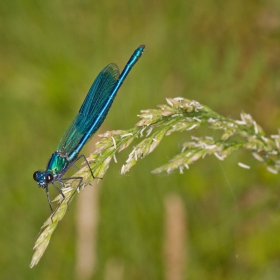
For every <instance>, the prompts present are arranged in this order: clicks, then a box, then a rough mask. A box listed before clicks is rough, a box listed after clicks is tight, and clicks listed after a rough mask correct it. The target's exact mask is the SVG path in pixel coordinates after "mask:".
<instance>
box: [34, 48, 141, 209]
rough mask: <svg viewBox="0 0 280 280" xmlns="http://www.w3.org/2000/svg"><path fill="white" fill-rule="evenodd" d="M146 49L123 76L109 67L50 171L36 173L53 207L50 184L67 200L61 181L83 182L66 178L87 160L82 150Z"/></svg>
mask: <svg viewBox="0 0 280 280" xmlns="http://www.w3.org/2000/svg"><path fill="white" fill-rule="evenodd" d="M144 48H145V46H144V45H141V46H140V47H139V48H137V49H136V50H135V51H134V53H133V55H132V56H131V58H130V59H129V61H128V62H127V64H126V66H125V68H124V70H123V71H122V73H121V74H119V69H118V66H117V65H116V64H114V63H111V64H109V65H107V66H106V67H105V68H104V69H103V70H102V71H101V72H100V73H99V75H98V76H97V78H96V79H95V81H94V82H93V84H92V86H91V88H90V89H89V92H88V94H87V96H86V98H85V100H84V102H83V104H82V106H81V108H80V110H79V113H78V114H77V116H76V117H75V118H74V120H73V121H72V122H71V124H70V125H69V127H68V128H67V129H66V131H65V132H64V134H63V136H62V138H61V140H60V142H59V144H58V146H57V149H56V152H54V153H53V154H52V156H51V158H50V160H49V162H48V165H47V168H46V170H45V171H36V172H35V173H34V174H33V178H34V180H35V181H36V182H37V184H38V186H39V187H42V188H44V189H46V193H47V198H48V202H49V205H50V207H51V203H50V198H49V191H48V185H49V184H52V185H53V186H54V187H55V188H56V189H57V190H58V191H59V192H60V193H61V195H62V196H63V197H64V195H63V193H62V192H61V190H60V188H58V187H57V186H56V185H55V184H54V183H56V182H57V183H59V184H60V185H61V186H63V182H62V181H64V180H68V179H75V180H80V183H79V185H80V184H81V183H82V178H80V177H72V178H62V177H63V175H64V174H65V173H66V172H67V170H68V169H69V168H70V167H71V166H72V165H73V164H74V163H75V162H76V161H77V160H79V159H80V158H84V159H85V160H86V158H85V156H84V155H80V156H79V153H80V151H81V149H82V148H83V146H84V145H85V144H86V142H87V141H88V140H89V139H90V138H91V136H92V135H93V134H94V133H95V132H96V131H97V129H98V128H99V127H100V125H101V124H102V123H103V121H104V119H105V117H106V115H107V113H108V111H109V109H110V107H111V105H112V103H113V101H114V98H115V96H116V94H117V92H118V90H119V88H120V87H121V85H122V83H123V81H124V79H125V78H126V76H127V75H128V73H129V72H130V70H131V69H132V67H133V66H134V64H135V63H136V62H137V61H138V59H139V58H140V57H141V55H142V53H143V51H144ZM86 162H87V161H86ZM87 164H88V163H87ZM88 166H89V165H88ZM51 209H52V207H51Z"/></svg>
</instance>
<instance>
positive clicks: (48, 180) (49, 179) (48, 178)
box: [46, 174, 53, 183]
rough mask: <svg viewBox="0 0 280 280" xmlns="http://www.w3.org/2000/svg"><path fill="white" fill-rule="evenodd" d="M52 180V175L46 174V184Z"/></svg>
mask: <svg viewBox="0 0 280 280" xmlns="http://www.w3.org/2000/svg"><path fill="white" fill-rule="evenodd" d="M52 180H53V175H52V174H48V175H47V177H46V182H47V183H49V182H51V181H52Z"/></svg>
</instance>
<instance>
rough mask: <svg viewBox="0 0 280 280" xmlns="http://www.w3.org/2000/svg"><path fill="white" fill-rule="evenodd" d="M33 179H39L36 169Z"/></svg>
mask: <svg viewBox="0 0 280 280" xmlns="http://www.w3.org/2000/svg"><path fill="white" fill-rule="evenodd" d="M33 179H34V180H35V181H37V179H38V171H35V172H34V173H33Z"/></svg>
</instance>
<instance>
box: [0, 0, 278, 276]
mask: <svg viewBox="0 0 280 280" xmlns="http://www.w3.org/2000/svg"><path fill="white" fill-rule="evenodd" d="M0 22H1V24H0V63H1V68H0V73H1V74H0V89H1V93H0V114H1V118H0V124H1V125H0V127H1V136H0V146H1V147H2V150H1V157H0V174H1V188H0V192H1V195H0V221H1V230H0V252H1V255H0V278H1V279H86V278H89V279H136V280H138V279H139V280H140V279H167V278H168V277H167V276H166V275H167V274H168V273H167V272H166V270H167V269H170V264H167V263H166V262H167V259H168V257H166V256H165V255H166V254H165V253H164V252H165V248H166V246H169V245H170V246H171V249H170V250H172V244H171V243H170V242H168V241H167V239H166V236H167V235H168V234H167V233H166V232H167V231H168V222H166V204H168V203H166V201H167V200H168V199H167V198H168V197H169V195H171V194H176V195H178V197H177V198H179V199H180V201H181V203H182V205H183V209H184V214H183V216H182V217H184V218H183V221H184V223H183V228H184V231H183V233H182V244H183V248H184V250H183V251H184V256H182V257H181V260H178V263H181V264H182V267H183V268H182V270H183V272H182V273H181V277H179V278H176V276H174V277H173V280H175V279H279V275H280V211H279V210H280V209H279V197H280V189H279V177H278V175H274V174H271V173H269V172H268V171H267V170H266V168H265V167H264V166H263V165H261V163H258V162H256V161H255V160H254V159H253V158H252V156H251V155H250V154H248V153H246V152H237V153H235V154H234V155H232V156H230V157H229V158H228V159H226V160H225V161H223V162H220V161H218V160H217V159H216V158H205V159H204V160H203V161H199V162H197V163H196V164H195V165H193V166H191V168H190V169H189V170H188V171H185V172H184V174H179V172H174V173H173V174H171V175H166V174H162V175H153V174H151V172H150V171H151V170H153V169H154V168H156V167H158V166H159V165H161V164H163V163H165V162H167V161H168V160H169V159H170V158H171V157H172V155H174V154H175V153H177V152H178V151H180V149H181V148H180V143H182V142H183V141H185V140H186V139H189V138H190V133H187V132H186V133H181V134H176V135H172V136H169V137H167V138H166V139H165V140H164V141H163V143H162V145H160V146H159V148H158V149H157V150H156V151H155V152H154V153H153V154H151V155H150V156H149V157H147V158H146V159H144V160H143V161H140V162H139V163H138V164H137V165H136V166H135V167H134V168H133V169H132V170H131V172H130V173H129V174H128V175H125V176H121V175H120V169H121V166H122V164H123V162H124V161H125V159H126V157H127V155H128V151H124V152H123V153H122V154H120V155H118V163H112V164H111V168H110V169H109V171H108V173H107V174H106V175H105V177H104V180H102V182H101V184H100V186H99V187H98V188H99V193H98V197H97V199H96V201H98V208H97V209H98V211H97V210H96V209H95V210H94V211H96V213H95V214H96V215H98V221H99V222H98V226H97V233H96V235H94V236H95V239H96V241H95V242H96V246H95V248H94V254H95V255H96V258H97V259H96V261H95V264H94V265H92V271H91V273H90V274H89V276H85V274H83V272H82V271H80V270H79V269H78V268H77V258H78V257H77V242H78V241H77V240H78V238H77V232H78V231H79V230H81V229H79V227H78V223H77V220H78V219H77V216H78V215H79V214H78V211H79V208H77V201H75V202H73V203H72V204H71V209H70V211H69V212H68V213H67V215H66V217H65V219H64V220H63V221H62V222H61V223H60V224H59V226H58V228H57V229H56V231H55V233H54V236H53V238H52V240H51V242H50V245H49V247H48V249H47V251H46V253H45V255H44V256H43V258H42V260H41V262H40V263H39V264H38V266H36V267H35V268H33V269H30V268H29V263H30V260H31V257H32V253H33V252H32V247H33V245H34V242H35V239H36V237H37V234H38V232H39V229H40V227H41V225H42V223H43V222H44V220H45V219H46V218H47V217H48V215H49V214H50V211H49V207H48V205H47V200H46V197H45V193H44V191H43V190H39V189H38V187H37V186H36V184H35V182H34V181H33V179H32V174H33V172H34V171H35V170H38V169H43V168H45V166H46V164H47V161H48V159H49V157H50V155H51V153H52V152H54V150H55V148H56V146H57V144H58V141H59V139H60V137H61V136H62V133H63V132H64V130H65V129H66V127H67V125H68V124H69V123H70V121H71V120H72V118H73V117H74V115H75V114H76V113H77V111H78V109H79V106H80V104H81V103H82V101H83V99H84V97H85V95H86V93H87V91H88V89H89V87H90V85H91V83H92V81H93V80H94V78H95V77H96V76H97V74H98V73H99V71H100V70H101V69H102V68H103V67H104V66H106V65H107V64H108V63H110V62H115V63H117V64H118V65H119V67H120V69H123V67H124V65H125V63H126V62H127V60H128V59H129V57H130V55H131V54H132V52H133V51H134V50H135V49H136V48H137V47H138V46H139V45H140V44H146V50H145V52H144V54H143V56H142V58H141V59H140V60H139V62H138V63H137V64H136V65H135V67H134V68H133V70H132V71H131V73H130V74H129V76H128V77H127V79H126V81H125V83H124V84H123V86H122V88H121V89H120V91H119V93H118V96H117V98H116V100H115V102H114V104H113V106H112V109H111V110H110V113H109V114H108V117H107V119H106V121H105V123H104V125H103V126H102V128H101V129H100V130H99V132H98V134H99V133H101V132H105V131H106V130H109V129H111V130H112V129H128V128H130V127H132V126H133V125H134V124H135V123H136V122H137V121H138V118H137V114H139V111H140V110H141V109H148V108H154V107H155V106H156V105H157V104H162V103H164V102H165V98H166V97H177V96H182V97H185V98H188V99H195V100H198V101H199V102H201V103H202V104H205V105H207V106H209V107H210V108H212V109H213V110H215V111H217V112H219V113H220V114H223V115H225V116H227V117H233V118H238V117H239V113H240V112H241V111H243V110H244V111H245V112H247V113H250V114H251V115H252V116H253V118H255V119H256V121H257V122H258V123H259V124H260V125H261V126H262V127H263V128H264V130H265V131H266V132H267V133H268V135H269V134H276V133H277V127H278V126H279V122H280V121H279V120H280V109H279V108H280V94H279V93H280V79H279V77H280V2H279V0H264V1H258V0H247V1H244V0H224V1H219V0H201V1H194V0H189V1H182V0H173V1H167V0H163V1H157V0H154V1H153V0H149V1H127V0H125V1H114V0H104V1H88V0H82V1H75V0H70V1H57V0H55V1H54V0H50V1H42V0H39V1H34V0H27V1H19V0H12V1H7V0H2V1H1V2H0ZM199 133H201V132H199V131H192V132H191V134H192V135H200V134H199ZM97 140H98V138H97V137H94V139H93V140H92V141H91V142H90V143H89V144H88V145H87V146H86V148H85V149H84V153H85V154H86V155H88V154H89V152H90V151H92V150H93V145H94V142H96V141H97ZM239 161H240V162H243V163H245V164H248V165H250V166H251V169H250V170H245V169H242V168H240V167H239V166H238V165H237V162H239ZM90 188H95V187H94V186H93V187H90V186H89V187H87V188H86V189H85V190H84V192H87V191H88V189H90ZM77 198H78V196H76V197H75V200H77ZM166 199H167V200H166ZM88 214H89V217H90V215H91V214H92V213H90V211H89V213H88ZM178 215H179V214H178ZM175 216H176V215H175ZM174 218H175V217H174ZM82 230H83V229H82ZM175 239H176V238H175ZM175 251H176V250H175ZM84 260H85V261H86V260H87V259H86V258H85V259H84ZM175 264H176V260H175ZM171 266H172V265H171ZM175 266H176V265H175ZM108 267H109V268H108ZM171 270H172V269H171ZM179 270H180V269H179ZM114 271H115V272H114ZM114 273H115V274H114ZM83 275H84V276H83ZM108 275H109V276H108ZM114 275H115V276H114ZM169 279H171V278H169Z"/></svg>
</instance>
